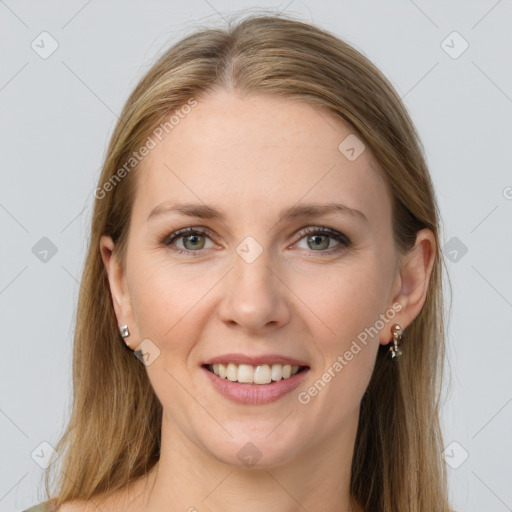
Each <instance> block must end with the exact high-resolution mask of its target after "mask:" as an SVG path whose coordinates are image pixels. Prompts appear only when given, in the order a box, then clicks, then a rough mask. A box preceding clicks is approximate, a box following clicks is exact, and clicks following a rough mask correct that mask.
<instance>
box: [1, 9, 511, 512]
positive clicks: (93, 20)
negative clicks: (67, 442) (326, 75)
mask: <svg viewBox="0 0 512 512" xmlns="http://www.w3.org/2000/svg"><path fill="white" fill-rule="evenodd" d="M261 9H270V10H273V11H276V10H281V11H283V10H284V11H286V12H287V13H289V14H291V15H295V16H297V17H299V18H300V19H303V20H306V21H307V20H310V21H313V22H314V23H316V24H318V25H320V26H321V27H323V28H326V29H327V30H330V31H332V32H334V33H336V34H337V35H338V36H340V37H342V38H344V39H345V40H346V41H347V42H349V43H351V44H352V45H353V46H354V47H355V48H356V49H358V50H359V51H361V52H362V53H363V54H365V55H366V56H367V57H369V58H370V59H371V60H372V61H373V62H374V63H375V64H376V65H377V66H378V67H379V68H380V69H381V70H382V71H383V73H384V74H385V75H386V76H387V77H388V79H389V80H390V81H391V83H392V84H393V85H394V86H395V87H396V89H397V91H398V92H399V94H400V96H401V97H402V98H403V99H404V102H405V104H406V106H407V108H408V110H409V112H410V114H411V116H412V118H413V121H414V123H415V124H416V126H417V128H418V131H419V133H420V136H421V138H422V141H423V144H424V146H425V151H426V156H427V158H428V163H429V166H430V170H431V173H432V177H433V181H434V185H435V188H436V193H437V197H438V201H439V205H440V209H441V215H442V218H443V250H444V251H445V254H446V256H447V262H448V269H449V273H450V283H451V292H450V288H449V287H448V286H447V287H446V300H447V304H448V305H449V304H450V301H451V308H448V307H447V313H449V317H448V320H449V321H448V325H447V340H448V358H449V367H448V369H447V387H446V391H445V405H444V407H443V416H442V420H443V428H444V437H445V447H446V452H445V455H446V457H447V461H449V468H448V470H449V483H450V494H451V496H452V503H453V506H454V507H455V508H456V510H458V511H464V512H482V511H485V512H505V511H510V510H512V486H511V485H510V484H511V482H512V439H511V432H512V428H511V427H512V371H511V369H512V365H511V363H512V334H511V333H512V322H511V319H512V270H511V268H512V265H511V264H512V222H511V221H512V171H511V169H512V167H511V162H512V139H511V134H512V130H511V127H510V121H511V118H512V69H511V65H510V63H511V62H512V31H511V29H510V27H511V26H512V2H511V1H510V0H508V1H507V0H503V1H495V0H490V1H469V2H468V1H462V0H457V1H452V2H443V1H430V2H427V1H424V0H417V1H412V0H388V1H386V2H379V1H377V0H372V1H370V0H367V1H356V0H349V1H345V0H344V1H328V0H317V1H315V2H313V1H308V2H305V1H299V0H296V1H285V2H277V1H267V2H258V3H256V2H250V1H247V0H243V1H238V2H236V3H235V2H226V1H222V0H208V1H207V0H188V1H187V2H178V1H175V0H173V1H156V0H153V1H146V2H143V1H133V0H130V1H127V0H124V1H109V2H105V1H99V0H89V1H86V0H72V1H67V2H64V1H62V2H51V1H46V2H45V1H41V2H30V1H17V0H0V45H1V49H2V51H1V54H0V58H1V64H0V119H1V124H0V144H1V146H0V147H1V151H0V155H1V161H0V176H1V180H0V230H1V241H0V262H1V267H0V327H1V344H2V345H1V347H2V357H1V358H0V376H1V377H0V379H1V395H0V434H1V435H0V465H1V468H0V511H13V512H14V511H19V510H23V509H25V508H28V507H29V506H31V505H33V504H36V503H39V502H40V501H42V500H43V499H44V495H43V486H42V483H41V482H42V480H41V478H42V474H43V470H42V469H41V467H40V466H39V465H38V464H37V463H36V461H37V454H38V453H43V452H44V451H45V450H48V446H49V445H52V446H53V445H55V443H56V441H57V440H58V438H59V436H60V434H61V432H62V429H63V427H64V422H65V419H66V418H67V414H68V406H69V401H70V397H71V394H70V393H71V353H72V335H73V327H74V321H75V307H76V300H77V295H78V290H79V286H80V285H79V281H80V276H81V270H82V265H83V261H84V256H85V249H86V244H87V236H88V230H89V225H90V215H91V205H92V199H93V197H92V191H93V190H94V188H95V187H96V182H97V179H98V176H99V169H100V167H101V165H102V159H103V157H104V154H105V150H106V145H107V143H108V140H109V138H110V135H111V133H112V130H113V127H114V123H115V121H116V116H117V115H118V114H119V112H120V111H121V108H122V106H123V104H124V102H125V100H126V99H127V97H128V94H129V93H130V91H131V90H132V89H133V87H134V86H135V84H136V83H137V81H138V79H139V78H140V77H141V76H142V74H143V73H144V71H146V70H147V69H148V67H149V66H150V64H151V63H152V62H153V61H154V59H155V57H156V56H157V55H158V54H159V52H161V51H162V50H163V49H164V48H166V47H168V46H169V45H170V44H172V43H173V42H175V41H176V40H178V39H179V38H181V37H182V36H184V35H186V34H188V33H190V32H191V31H193V30H194V29H195V28H196V27H197V26H199V25H202V24H206V25H208V24H215V25H219V24H222V23H225V22H224V21H223V19H222V18H223V17H227V16H229V15H230V14H232V13H234V12H240V11H244V10H247V11H248V12H255V11H260V10H261ZM45 251H46V252H45ZM448 309H450V310H449V311H448ZM448 384H449V387H448ZM46 443H48V444H46ZM404 478H407V475H404Z"/></svg>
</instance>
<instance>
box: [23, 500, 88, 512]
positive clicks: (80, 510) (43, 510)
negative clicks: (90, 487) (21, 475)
mask: <svg viewBox="0 0 512 512" xmlns="http://www.w3.org/2000/svg"><path fill="white" fill-rule="evenodd" d="M91 511H92V507H91V506H90V503H89V506H88V503H87V502H85V501H77V500H75V501H71V502H68V503H64V504H63V505H61V506H60V507H59V508H58V509H55V508H54V507H53V506H52V505H51V504H50V503H49V502H47V501H45V502H43V503H39V504H38V505H34V506H33V507H30V508H28V509H26V510H23V512H91ZM95 512H97V510H96V511H95Z"/></svg>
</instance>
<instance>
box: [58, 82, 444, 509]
mask: <svg viewBox="0 0 512 512" xmlns="http://www.w3.org/2000/svg"><path fill="white" fill-rule="evenodd" d="M198 99H199V103H198V105H197V106H196V107H195V108H193V109H192V111H191V113H190V114H188V115H187V116H186V117H185V118H184V119H183V120H181V122H180V123H179V125H177V126H176V127H175V128H174V129H173V130H172V131H171V132H170V133H169V135H167V136H166V138H164V140H163V141H162V142H161V143H159V144H158V145H157V146H156V147H155V148H154V149H153V150H152V151H151V152H150V154H149V156H147V157H146V158H145V160H144V161H143V164H142V168H141V169H139V170H138V171H137V172H139V174H138V176H137V192H136V198H135V202H134V207H133V212H132V221H131V225H130V232H129V242H128V248H127V258H126V267H125V268H122V267H121V266H120V265H119V263H118V261H117V258H116V256H115V255H114V254H113V252H112V250H113V248H114V244H113V242H112V240H111V239H110V238H109V237H102V239H101V243H100V250H101V254H102V257H103V261H104V264H105V267H106V269H107V272H108V276H109V282H110V287H111V293H112V300H113V304H114V308H115V312H116V316H117V320H118V323H119V325H124V324H128V326H129V328H130V332H131V335H130V337H129V338H127V339H126V341H127V342H129V343H130V345H131V347H132V348H135V347H137V346H138V344H139V343H140V342H141V341H142V340H144V339H149V340H151V343H153V344H154V346H157V347H158V349H159V350H160V354H159V356H158V357H157V358H156V359H154V361H152V362H151V364H149V365H148V366H146V369H147V373H148V376H149V379H150V381H151V384H152V386H153V388H154V390H155V393H156V395H157V396H158V398H159V399H160V401H161V402H162V404H163V410H164V418H163V423H162V450H161V459H160V462H159V464H158V465H157V467H156V468H155V470H153V471H152V472H151V473H150V474H148V475H147V478H145V479H142V480H139V481H137V482H136V483H135V484H133V485H131V486H130V487H128V488H127V490H125V491H122V492H118V493H116V495H114V496H112V497H110V498H108V499H107V500H106V501H105V502H104V505H102V510H115V509H118V507H119V506H121V505H122V507H123V509H125V510H129V511H130V512H136V511H142V510H145V509H147V510H152V511H153V512H160V511H162V512H163V511H166V512H169V511H174V510H179V511H181V510H183V511H187V510H190V511H192V510H197V511H199V512H203V511H218V510H223V511H225V512H231V511H235V510H236V511H238V510H240V509H242V508H243V510H245V511H247V512H255V511H263V510H280V511H283V512H287V511H290V512H292V511H296V510H299V509H300V510H304V509H305V510H307V511H320V510H321V511H323V512H330V511H333V512H334V511H336V512H339V511H340V510H341V511H351V510H356V509H355V508H354V509H351V507H350V504H349V481H350V465H351V459H352V455H353V448H354V442H355V436H356V432H357V425H358V416H359V406H360V402H361V398H362V396H363V393H364V391H365V389H366V387H367V385H368V383H369V380H370V377H371V373H372V371H373V367H374V364H375V358H376V355H377V350H378V347H379V344H384V345H387V344H388V343H389V342H390V341H391V339H392V335H391V332H390V327H391V325H392V324H394V323H398V324H400V325H401V326H402V328H404V329H405V328H406V327H407V326H408V325H409V324H410V323H411V322H412V320H413V319H414V318H415V317H416V316H417V315H418V313H419V312H420V310H421V308H422V306H423V304H424V302H425V299H426V293H427V289H428V282H429V279H430V275H431V271H432V265H433V259H434V250H433V249H434V247H435V239H434V236H433V234H432V233H431V232H430V231H429V230H422V231H420V232H419V233H418V237H417V241H416V246H415V247H414V249H413V250H411V252H410V253H409V254H408V255H407V257H406V258H405V259H404V260H403V261H400V260H399V255H398V252H397V250H396V248H395V246H394V244H393V238H392V224H391V197H390V195H389V192H388V191H387V189H386V186H385V183H384V181H383V179H382V177H381V172H380V170H379V169H378V165H377V163H376V162H375V161H374V159H373V157H372V155H371V153H370V150H369V149H368V148H366V150H365V151H363V153H362V154H361V155H360V156H359V157H358V158H357V159H356V160H354V161H350V160H348V159H347V158H346V157H345V156H344V155H343V154H342V153H341V152H340V151H339V150H338V145H339V144H340V142H341V141H343V140H344V139H345V137H347V136H348V135H349V134H350V133H352V132H351V129H350V127H349V126H348V125H346V124H344V123H343V122H342V121H341V120H340V119H338V118H335V117H334V116H333V115H331V114H329V113H327V112H324V111H322V110H320V109H319V108H318V107H315V108H312V107H311V106H310V105H308V104H307V103H305V102H301V101H293V100H289V99H283V98H278V97H276V96H268V95H252V96H249V97H241V96H240V95H239V94H238V93H236V92H233V91H229V92H228V91H225V90H215V91H213V92H211V93H209V94H208V95H207V96H203V97H200V98H198ZM164 201H170V202H175V201H181V202H193V203H206V204H208V205H211V206H215V207H218V208H220V209H222V210H223V211H224V212H225V215H226V219H225V221H224V222H221V221H219V220H217V219H200V218H188V217H185V216H182V215H179V214H177V213H170V214H167V215H161V216H158V217H155V218H154V219H152V220H150V221H147V220H146V219H147V217H148V215H149V213H150V212H151V211H152V209H153V208H154V207H155V206H156V205H158V204H160V203H162V202H164ZM329 202H338V203H343V204H345V205H348V206H349V207H351V208H354V209H357V210H359V211H361V212H362V213H363V214H364V215H365V216H366V218H367V222H364V221H363V220H361V219H360V218H359V216H355V215H354V216H353V215H350V214H344V213H333V214H329V215H325V216H323V217H318V218H298V219H295V220H292V221H281V222H279V221H280V215H279V212H280V211H281V209H283V208H286V207H290V206H293V205H296V204H297V203H299V204H303V203H329ZM310 226H317V227H319V228H321V227H329V228H331V229H333V230H336V231H339V232H340V233H343V234H344V235H346V236H347V237H348V238H349V239H350V240H351V246H349V247H344V246H340V242H337V241H336V240H335V239H334V238H330V237H328V236H327V237H326V238H325V239H324V238H321V239H320V240H319V241H320V246H321V247H320V248H316V247H315V245H314V240H313V242H311V241H310V243H309V244H308V240H309V238H308V235H301V234H299V232H300V231H301V230H302V229H303V228H306V227H310ZM186 227H195V228H198V227H204V228H208V229H209V230H210V232H211V233H212V235H213V236H211V237H210V236H208V235H205V236H200V237H199V239H198V240H195V241H194V240H192V241H190V240H189V243H188V244H187V240H186V238H180V239H177V240H175V242H174V246H175V247H179V248H181V249H188V250H189V253H193V254H191V255H185V254H178V253H177V252H174V251H173V250H172V249H171V248H170V246H166V245H165V244H164V243H163V242H162V240H163V239H164V238H165V237H166V236H167V235H169V234H171V233H172V232H174V231H176V230H178V229H181V228H186ZM247 236H252V237H253V238H254V239H255V240H256V241H257V243H258V244H259V245H260V247H261V248H262V253H261V254H260V255H259V257H258V258H257V259H256V260H255V261H253V262H252V263H247V262H246V261H245V260H244V259H243V258H242V257H240V256H239V255H238V254H237V252H236V248H237V247H238V246H239V244H240V243H241V242H242V241H243V240H244V238H245V237H247ZM329 241H330V242H329ZM194 243H195V244H196V245H194ZM185 244H187V245H185ZM328 244H329V245H328ZM195 247H198V249H195ZM331 247H333V248H334V247H341V250H340V251H339V252H333V249H330V248H331ZM193 251H196V252H195V253H194V252H193ZM194 254H196V256H194ZM197 254H199V255H197ZM393 304H400V305H401V306H402V309H401V311H400V312H398V313H396V315H395V316H394V318H393V319H392V320H390V321H388V322H386V323H384V327H383V328H382V329H381V330H380V332H379V334H378V335H376V336H375V337H373V338H369V339H368V343H367V345H366V346H364V345H361V346H362V347H363V348H362V350H361V351H360V352H359V353H358V354H357V355H355V356H354V358H353V359H352V360H351V361H350V362H349V364H347V365H346V366H345V367H344V368H343V370H342V371H341V372H339V373H337V374H336V377H334V378H332V380H331V381H330V382H329V383H328V384H327V385H326V386H325V387H324V388H323V389H322V390H321V391H320V392H319V393H318V394H317V395H316V396H314V397H312V398H311V401H310V402H309V403H308V404H307V405H304V404H301V403H300V402H299V400H298V393H299V392H300V391H304V390H307V389H308V388H309V387H310V386H312V384H313V383H314V382H315V381H317V380H318V379H320V378H321V377H322V374H323V373H324V372H325V371H326V369H328V368H329V367H332V365H333V363H334V362H335V361H336V359H337V357H338V356H339V355H342V354H344V353H345V352H346V351H347V350H348V349H349V348H350V346H351V344H352V342H353V341H354V340H355V339H356V338H357V336H358V334H359V333H361V332H362V331H364V329H365V328H369V327H371V326H374V325H375V322H376V320H378V319H379V315H381V314H384V313H385V312H386V311H389V309H390V308H391V307H392V305H393ZM230 352H236V353H243V354H250V355H261V354H266V353H279V354H283V355H287V356H292V357H296V358H300V359H303V360H305V361H307V362H308V364H309V366H310V371H309V374H308V375H307V379H306V381H305V383H304V385H301V386H300V387H299V389H297V390H296V391H293V392H291V393H289V394H288V395H286V396H284V397H282V398H280V399H279V400H277V401H275V402H272V403H268V404H262V405H245V404H236V403H233V402H231V401H229V400H228V399H226V398H224V397H223V396H221V395H220V394H218V393H217V391H216V390H215V389H213V387H212V386H211V385H210V384H209V382H208V379H207V378H206V377H205V375H204V373H203V370H201V365H202V364H203V363H204V361H205V360H207V359H208V358H211V357H213V356H217V355H221V354H225V353H230ZM247 442H251V443H253V444H254V445H255V446H256V447H257V448H258V450H259V452H260V453H261V455H262V456H261V459H260V460H259V461H258V463H257V464H256V465H255V466H253V467H251V468H248V467H246V466H244V464H243V463H242V462H241V461H240V460H239V458H238V457H237V453H238V452H239V450H240V449H241V448H242V447H243V446H244V445H245V444H246V443H247ZM96 503H98V501H96ZM71 507H72V505H71ZM192 507H194V508H192ZM301 507H303V508H301ZM62 510H74V509H73V508H69V507H68V508H65V507H64V508H63V509H62ZM76 510H78V508H77V509H76Z"/></svg>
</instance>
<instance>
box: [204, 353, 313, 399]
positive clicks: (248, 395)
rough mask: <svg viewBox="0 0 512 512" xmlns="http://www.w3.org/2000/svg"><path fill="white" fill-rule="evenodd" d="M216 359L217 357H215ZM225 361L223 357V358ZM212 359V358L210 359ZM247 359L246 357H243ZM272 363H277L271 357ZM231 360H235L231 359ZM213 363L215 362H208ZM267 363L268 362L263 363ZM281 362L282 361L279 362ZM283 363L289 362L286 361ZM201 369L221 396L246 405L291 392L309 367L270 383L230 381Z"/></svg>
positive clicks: (260, 360) (302, 379)
mask: <svg viewBox="0 0 512 512" xmlns="http://www.w3.org/2000/svg"><path fill="white" fill-rule="evenodd" d="M215 359H218V358H215ZM223 360H224V361H226V360H225V359H223ZM212 361H214V360H212ZM245 361H247V358H245ZM258 361H259V362H262V358H259V359H258ZM273 361H274V363H277V361H276V360H275V359H273ZM231 362H233V363H234V362H235V361H233V360H232V359H231ZM209 364H215V363H209ZM238 364H251V363H244V362H242V363H238ZM263 364H268V363H263ZM279 364H282V363H279ZM284 364H290V363H288V362H286V363H284ZM298 366H306V365H298ZM201 370H202V371H203V372H204V373H205V375H206V377H207V378H208V380H209V382H210V383H211V384H212V386H213V388H214V389H215V390H216V391H217V392H218V393H220V394H221V395H222V396H223V397H225V398H227V399H228V400H231V401H232V402H236V403H239V404H248V405H258V404H267V403H270V402H275V401H276V400H279V399H280V398H283V397H284V396H285V395H288V394H289V393H291V392H292V391H293V390H294V389H296V388H297V387H298V386H299V385H300V384H301V382H303V381H304V379H305V378H306V376H307V374H308V373H309V367H307V368H304V369H303V370H302V371H300V372H299V373H296V374H295V375H293V376H292V377H289V378H288V379H281V380H278V381H276V382H272V383H270V384H249V383H247V384H245V383H240V382H232V381H230V380H228V379H223V378H221V377H219V376H218V375H215V374H214V373H213V372H211V371H210V370H208V369H207V368H205V367H204V366H202V367H201Z"/></svg>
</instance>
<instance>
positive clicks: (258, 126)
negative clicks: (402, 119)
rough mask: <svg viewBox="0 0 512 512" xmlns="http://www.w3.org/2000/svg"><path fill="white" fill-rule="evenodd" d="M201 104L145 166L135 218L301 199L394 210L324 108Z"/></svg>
mask: <svg viewBox="0 0 512 512" xmlns="http://www.w3.org/2000/svg"><path fill="white" fill-rule="evenodd" d="M197 102H198V103H197V105H196V106H195V107H193V108H191V109H190V111H189V112H188V114H186V115H183V116H182V118H180V119H179V122H178V123H177V124H174V125H173V128H172V129H171V130H169V133H168V134H167V135H165V136H164V137H163V139H162V140H161V141H158V139H156V138H155V141H156V142H157V144H156V146H155V147H154V148H153V149H152V150H151V151H150V153H149V155H148V156H146V157H145V159H144V160H143V161H142V166H141V168H139V169H138V172H137V193H136V198H135V204H134V212H133V214H134V216H136V215H139V214H140V215H145V216H146V217H147V215H148V214H149V212H150V211H151V209H153V208H154V207H155V206H156V205H157V204H159V203H161V202H163V201H166V202H173V201H176V202H196V203H198V202H202V203H206V204H210V203H215V204H223V205H224V208H223V209H224V210H226V211H228V212H229V210H230V208H232V209H233V212H232V213H233V214H234V215H235V216H238V217H239V215H243V212H244V211H247V212H250V214H252V215H254V213H255V212H259V213H262V212H263V211H265V213H268V214H269V215H271V213H272V212H273V211H274V210H275V212H276V214H277V211H280V210H281V209H282V207H283V206H291V205H293V204H296V203H298V202H300V201H304V202H316V203H318V202H321V203H322V202H325V203H328V202H333V203H334V202H338V203H339V202H343V203H344V204H346V205H347V206H349V207H351V208H355V209H358V210H361V211H363V212H364V213H365V215H366V216H367V217H372V216H373V217H375V218H377V219H378V218H379V217H380V218H382V216H383V215H382V213H383V211H385V210H386V209H389V210H388V211H389V212H390V208H391V204H390V198H389V196H388V193H387V189H386V186H385V183H384V181H383V179H382V177H381V175H380V172H381V171H380V170H379V169H378V165H377V163H376V162H375V160H374V158H373V156H372V154H371V152H370V150H369V148H367V147H366V148H364V145H363V143H362V141H360V140H359V139H358V138H356V136H355V134H354V132H353V130H351V128H350V126H349V125H348V124H346V123H344V122H343V121H342V120H341V119H339V118H338V117H335V116H334V115H333V114H331V113H329V112H328V111H326V110H325V109H322V108H320V107H317V106H312V105H311V104H308V103H306V102H305V101H303V100H299V99H291V98H282V97H278V96H276V95H251V96H246V97H242V96H240V95H239V94H237V93H235V92H228V91H224V90H217V91H214V92H213V93H210V94H208V95H203V96H201V97H198V98H197ZM175 119H177V118H175ZM164 121H165V119H164ZM340 145H341V146H340ZM363 148H364V149H363ZM352 149H353V151H352ZM347 150H348V152H347ZM361 151H362V152H361ZM360 152H361V153H360ZM359 153H360V154H359ZM354 156H356V158H355V159H354Z"/></svg>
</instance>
